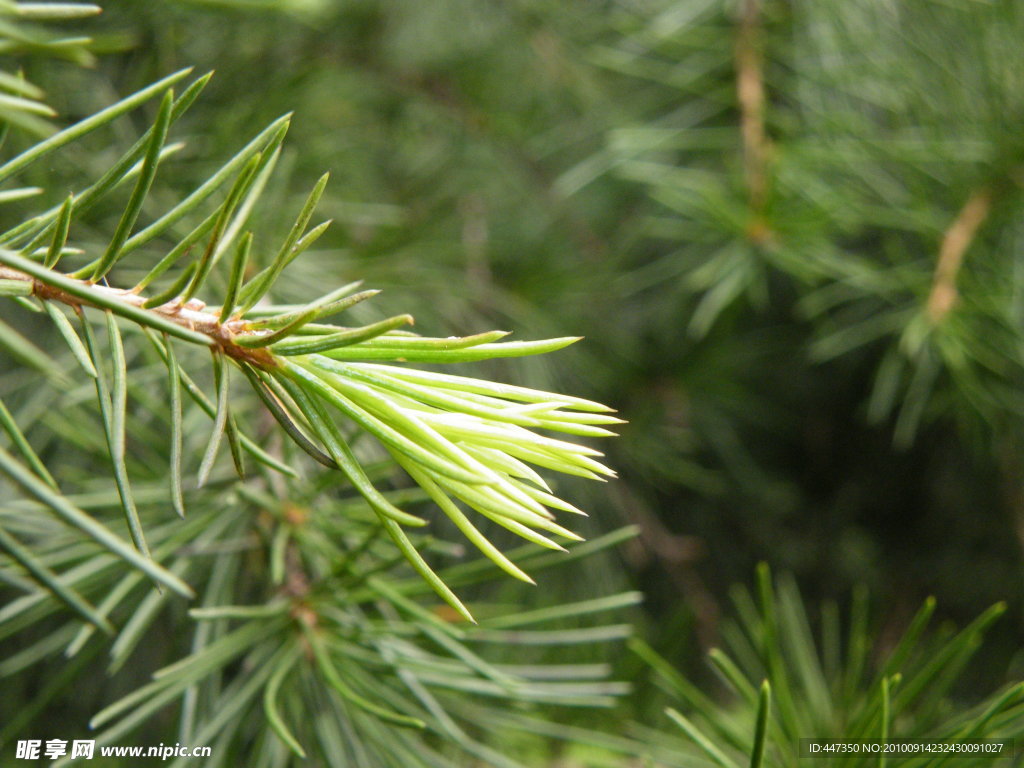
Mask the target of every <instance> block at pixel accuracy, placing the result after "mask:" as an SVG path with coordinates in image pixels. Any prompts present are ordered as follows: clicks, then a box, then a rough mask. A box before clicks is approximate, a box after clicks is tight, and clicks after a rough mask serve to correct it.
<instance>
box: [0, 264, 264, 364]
mask: <svg viewBox="0 0 1024 768" xmlns="http://www.w3.org/2000/svg"><path fill="white" fill-rule="evenodd" d="M0 260H4V261H15V263H19V262H24V261H26V260H24V259H22V257H19V256H16V255H15V254H10V253H7V252H5V253H3V254H0ZM24 268H25V269H26V270H28V269H31V271H32V272H33V273H35V274H29V272H27V271H22V270H21V269H16V268H15V267H12V266H8V265H5V264H2V263H0V280H11V281H16V282H18V281H22V282H26V283H28V284H29V285H30V286H31V295H33V296H35V297H36V298H38V299H41V300H43V301H53V302H57V303H60V304H64V305H66V306H69V307H74V308H76V309H78V308H81V307H95V308H97V309H103V310H110V311H113V312H115V314H120V315H121V316H123V317H127V318H128V319H129V320H133V321H135V322H137V323H139V324H141V325H148V326H149V327H151V328H155V329H156V330H159V331H164V332H170V333H173V334H174V335H177V336H178V337H179V338H184V339H185V340H187V341H192V342H195V343H204V344H208V345H210V346H214V347H217V348H219V349H220V350H221V351H222V352H224V354H226V355H228V356H229V357H232V358H234V359H236V360H239V361H241V362H246V363H249V364H250V365H255V366H257V367H258V368H263V369H271V368H276V367H277V362H276V360H275V358H274V355H273V353H271V352H270V351H269V350H267V349H261V348H249V347H243V346H241V345H240V344H237V343H236V342H235V337H236V336H238V335H240V334H241V333H242V332H243V330H244V328H243V321H241V320H228V321H227V322H225V323H221V322H220V318H219V314H218V313H214V312H208V311H206V305H205V304H204V303H203V302H201V301H198V300H196V299H190V300H189V301H187V302H181V301H180V300H179V299H174V300H172V301H169V302H167V303H166V304H162V305H160V306H158V307H150V308H144V307H143V306H142V305H143V303H144V302H145V301H146V297H145V296H142V295H140V294H136V293H132V292H131V291H127V290H123V289H120V288H110V287H108V286H105V285H99V284H95V283H90V282H87V281H85V280H76V279H75V278H73V277H69V276H68V275H65V274H62V273H59V272H53V271H52V270H48V269H46V268H45V267H43V266H42V265H41V264H34V263H33V264H32V265H31V266H29V265H28V264H25V265H24ZM47 275H49V277H48V276H47ZM119 310H120V311H119ZM148 318H152V322H147V319H148ZM174 329H177V330H178V332H177V333H174Z"/></svg>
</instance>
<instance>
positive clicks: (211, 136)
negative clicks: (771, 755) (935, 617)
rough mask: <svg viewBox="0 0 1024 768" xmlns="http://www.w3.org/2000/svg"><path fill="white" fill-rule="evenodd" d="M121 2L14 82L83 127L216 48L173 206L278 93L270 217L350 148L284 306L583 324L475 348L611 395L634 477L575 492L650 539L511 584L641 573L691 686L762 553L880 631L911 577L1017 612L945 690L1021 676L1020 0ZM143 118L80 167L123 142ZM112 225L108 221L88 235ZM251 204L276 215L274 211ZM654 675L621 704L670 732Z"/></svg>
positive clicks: (531, 594)
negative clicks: (341, 301) (283, 130)
mask: <svg viewBox="0 0 1024 768" xmlns="http://www.w3.org/2000/svg"><path fill="white" fill-rule="evenodd" d="M104 10H105V12H104V14H103V15H102V16H101V17H99V18H97V19H96V20H95V21H91V22H90V27H89V29H90V34H91V36H92V37H93V40H94V42H93V43H92V45H91V46H90V47H89V50H88V52H89V53H91V54H101V55H98V56H97V57H96V62H97V63H96V64H95V66H94V67H93V68H89V69H81V68H79V67H78V66H77V64H76V63H74V62H67V63H64V62H61V61H54V60H51V59H48V60H46V61H43V60H40V61H38V62H36V61H33V60H31V59H30V60H29V61H27V62H26V64H25V72H26V75H27V77H28V80H29V81H30V82H32V83H33V84H35V85H37V86H39V87H40V88H41V89H42V90H43V91H44V92H46V93H50V94H52V95H53V97H52V98H51V99H50V100H49V101H48V102H47V103H49V104H50V105H51V106H52V107H53V108H54V110H55V111H56V113H57V114H59V115H60V116H62V118H75V117H78V116H83V115H86V114H88V113H91V112H93V111H95V110H96V109H98V108H99V107H100V106H102V105H105V104H107V103H109V102H110V101H111V100H112V98H113V95H114V94H126V93H129V92H131V91H133V90H136V89H138V88H141V87H143V86H144V85H145V84H147V83H149V82H152V81H153V80H156V79H157V78H159V77H161V76H162V75H164V74H166V73H167V72H170V71H173V70H175V69H178V68H180V67H183V66H188V65H194V66H196V68H197V71H199V72H202V71H206V70H208V69H215V70H216V75H215V77H214V79H213V80H212V81H211V83H210V85H209V86H208V88H207V89H206V91H205V93H204V95H203V97H202V98H201V99H200V100H199V101H198V102H197V103H196V105H195V106H194V107H193V108H192V110H191V111H190V112H189V113H188V114H187V115H185V116H184V117H183V118H182V120H181V122H180V123H179V125H178V126H177V128H176V134H175V139H176V140H182V141H185V142H187V143H186V146H185V147H184V149H182V150H181V151H180V153H179V154H178V156H177V158H176V160H175V161H174V169H175V171H174V174H173V175H172V174H168V175H167V179H166V180H165V181H166V183H164V184H163V185H162V186H160V187H159V189H158V190H157V193H158V195H163V196H165V198H166V199H165V201H166V202H171V201H173V200H174V199H175V190H187V189H190V188H191V185H193V184H195V183H196V182H198V181H202V180H203V179H205V178H206V177H207V175H208V174H209V173H210V171H211V169H212V168H214V167H215V163H217V162H220V161H222V158H224V157H226V156H228V155H229V154H230V153H231V152H232V151H233V148H234V147H236V146H237V145H238V143H239V141H240V139H241V137H248V136H251V135H253V134H254V133H255V132H256V131H258V130H259V129H260V128H261V127H262V126H264V125H266V124H267V123H268V122H270V121H271V120H273V119H274V118H276V117H278V116H280V115H281V114H283V113H286V112H290V111H294V112H295V119H294V121H293V126H292V129H291V133H290V135H289V140H288V143H287V144H286V146H285V154H284V156H283V158H282V164H281V169H280V172H279V173H278V174H277V175H276V177H275V178H274V180H273V181H272V182H271V187H270V189H269V190H268V192H267V195H268V196H269V199H270V205H268V206H267V207H268V209H270V210H273V209H274V208H276V207H280V208H284V207H287V208H288V209H289V210H291V209H295V208H297V207H298V206H299V205H300V204H301V200H302V198H303V197H304V195H305V193H306V191H307V190H308V189H309V187H310V186H312V184H313V182H314V181H315V179H316V178H317V177H318V176H319V175H320V174H321V173H322V172H323V171H325V170H329V171H331V173H332V181H331V184H330V186H329V187H328V190H327V192H326V194H325V197H324V199H323V202H322V203H321V207H320V211H321V213H322V215H323V216H325V217H329V218H332V219H334V221H335V224H334V226H333V227H332V228H331V229H330V230H329V231H328V233H327V234H326V235H325V236H324V237H323V238H322V239H321V240H320V241H319V242H318V243H317V246H316V248H315V250H314V252H313V255H312V257H311V260H312V261H315V264H316V269H315V270H313V269H310V270H307V271H303V269H301V268H300V267H299V266H298V265H296V268H295V269H294V270H293V271H291V272H290V280H289V281H286V282H284V283H283V284H282V288H281V291H280V292H279V295H277V296H276V298H277V299H278V300H279V301H281V302H288V301H292V300H294V301H299V300H302V299H303V298H304V297H307V296H308V295H309V294H310V293H311V292H322V289H323V286H322V285H321V282H322V281H323V279H324V275H325V274H327V275H330V278H331V281H332V285H333V284H335V283H336V284H341V283H342V282H345V281H348V280H354V279H363V280H365V281H366V283H367V285H368V286H372V287H376V288H384V289H386V292H385V293H384V294H383V295H382V296H381V297H379V299H378V300H377V302H376V304H377V308H376V309H373V310H368V311H371V312H378V313H379V314H377V315H372V316H366V317H364V318H361V319H365V320H376V319H380V318H382V317H385V316H387V315H389V314H393V313H394V312H411V313H412V314H414V315H415V316H416V318H417V330H418V331H419V332H421V333H424V334H429V335H439V336H444V335H449V334H469V333H474V332H477V331H481V330H486V329H489V328H492V327H497V328H504V329H507V330H514V331H515V334H516V338H539V337H546V336H557V335H564V334H567V333H578V334H580V335H584V336H586V340H585V341H584V342H582V343H580V344H578V345H575V346H574V347H572V348H570V349H568V350H566V351H563V352H560V353H558V354H557V355H553V356H545V357H544V358H541V359H530V360H525V361H515V362H514V363H509V362H501V361H499V363H497V364H490V366H489V367H488V366H483V365H481V366H480V368H479V370H481V371H483V372H486V373H496V374H499V375H502V376H505V377H506V378H511V379H514V380H516V381H517V382H519V383H524V384H527V385H532V386H541V387H546V388H553V389H556V390H560V391H571V392H573V393H575V394H579V395H581V396H584V397H589V398H593V399H596V400H599V401H601V402H606V403H609V404H610V405H612V406H614V407H616V408H617V409H618V410H619V411H620V413H621V414H622V415H623V416H624V417H625V418H627V419H628V420H629V424H627V425H625V426H624V427H623V429H622V431H621V433H622V437H621V438H620V439H618V440H616V441H614V442H613V443H611V444H609V445H608V446H607V450H608V452H609V463H610V464H611V466H613V467H616V468H617V469H618V470H619V472H620V474H621V479H620V480H618V481H616V482H613V483H610V484H608V485H602V486H601V487H599V488H594V487H588V486H585V485H584V484H582V483H580V484H568V485H572V487H571V490H570V491H568V492H567V493H568V495H569V497H570V498H574V499H578V500H579V502H577V503H578V506H580V507H583V508H585V509H587V510H588V511H590V513H591V518H590V520H589V521H588V522H587V524H586V526H585V528H584V530H582V531H581V532H582V533H585V534H588V535H592V536H596V535H599V534H600V533H603V532H607V531H610V530H613V529H616V528H618V527H620V526H621V525H622V524H624V523H630V524H637V525H639V526H640V529H641V534H640V535H639V537H638V538H637V539H636V540H634V541H633V542H631V543H630V544H628V545H627V546H625V547H623V548H622V549H621V551H620V553H619V554H618V555H614V556H613V555H601V556H598V557H595V558H590V559H587V560H582V561H578V562H575V563H573V564H572V566H571V568H574V569H576V571H574V572H573V575H569V573H570V572H569V569H563V570H561V571H560V573H561V574H565V576H564V577H561V576H560V577H559V579H557V580H551V579H548V580H545V582H544V586H543V590H530V589H528V588H520V586H518V585H512V584H510V585H506V586H505V587H504V588H503V589H504V590H505V591H506V593H507V594H508V595H510V597H509V601H510V602H512V601H513V600H514V601H516V602H519V603H525V604H530V603H536V604H538V605H541V604H555V603H557V602H559V601H570V600H578V599H582V598H583V597H589V596H593V595H595V594H603V593H607V592H609V591H611V590H612V589H614V588H617V587H622V586H624V585H632V586H635V587H638V588H641V589H643V590H644V591H645V592H646V596H647V599H646V603H645V607H644V608H643V612H642V614H639V615H638V616H637V618H638V621H639V623H640V625H641V627H642V634H643V635H644V636H645V637H646V638H647V641H648V642H649V643H650V645H651V646H652V647H654V648H656V649H657V650H658V651H659V652H660V653H661V655H662V656H663V657H665V658H666V659H668V660H669V662H670V663H671V664H673V665H676V666H677V667H680V668H682V669H683V670H685V671H687V672H688V673H692V674H694V675H696V676H697V678H698V679H700V678H701V677H702V676H705V677H706V676H707V675H708V674H709V673H708V672H707V671H706V667H705V666H704V662H703V660H702V659H703V654H702V651H703V650H706V649H708V648H710V647H712V646H715V645H718V644H719V643H720V642H721V640H722V628H721V618H722V617H723V616H725V615H729V614H730V613H731V612H732V610H733V609H732V607H731V605H730V604H729V602H728V599H727V594H728V589H729V588H730V587H731V586H732V585H734V584H736V583H747V584H749V583H752V581H753V574H754V570H755V564H756V563H757V562H759V561H767V562H768V563H770V564H771V566H772V567H773V568H774V569H775V571H776V572H785V573H792V574H793V575H794V578H795V582H796V583H797V584H799V587H800V590H801V592H802V593H803V595H804V597H805V598H807V599H808V602H809V604H817V603H819V602H821V601H838V602H839V603H840V604H843V605H846V604H847V603H848V600H849V595H850V594H851V591H852V589H853V587H854V586H855V585H864V586H866V587H867V589H868V591H869V593H870V594H871V595H872V596H873V606H874V610H875V614H874V616H873V618H874V621H875V623H876V625H877V626H878V631H877V637H878V641H879V653H882V652H883V651H884V650H886V649H887V648H888V647H891V646H892V645H893V644H894V643H895V639H896V638H897V637H898V636H899V635H900V634H901V633H902V631H903V630H904V629H905V628H906V626H907V625H908V623H909V622H910V620H911V618H912V617H913V615H914V614H915V612H916V611H917V609H918V607H919V606H920V605H921V603H922V601H923V600H924V599H925V598H926V597H927V596H930V595H934V596H935V597H936V598H937V600H938V606H939V607H938V612H939V615H940V616H941V617H944V618H947V619H953V620H955V621H956V623H958V624H960V625H963V624H966V623H968V622H969V621H970V620H971V619H973V618H974V617H975V616H977V615H978V614H979V613H981V612H982V611H983V610H984V609H985V608H986V607H987V606H989V605H991V604H993V603H995V602H997V601H1004V602H1006V603H1007V605H1008V613H1007V616H1005V617H1004V618H1003V619H1002V620H1001V621H1000V622H998V623H997V624H996V625H995V627H994V628H993V629H992V630H991V632H990V633H989V638H988V640H987V642H988V643H989V645H988V646H986V647H987V648H989V652H988V653H986V654H985V658H984V660H983V661H982V662H981V663H978V664H975V665H974V666H972V667H971V668H970V671H969V673H968V675H967V677H966V678H965V682H964V683H963V690H964V691H965V692H966V691H971V690H975V691H977V690H978V686H979V685H982V684H984V685H987V686H991V685H995V684H998V683H999V682H1001V681H1002V680H1004V679H1006V678H1007V676H1012V675H1014V674H1016V675H1017V676H1020V675H1021V674H1024V656H1022V655H1021V654H1020V652H1019V648H1020V637H1021V632H1022V631H1024V602H1022V600H1021V590H1020V586H1021V575H1022V547H1024V459H1022V456H1024V454H1022V452H1021V451H1022V448H1024V435H1022V430H1021V427H1022V414H1024V396H1022V395H1024V390H1022V384H1024V260H1022V258H1021V255H1020V247H1021V244H1022V238H1024V217H1022V215H1021V206H1020V202H1021V199H1020V198H1021V183H1022V179H1024V176H1022V171H1024V165H1022V163H1024V133H1022V132H1021V131H1020V130H1019V127H1018V125H1019V123H1020V119H1021V117H1024V58H1022V57H1021V56H1020V54H1019V46H1020V40H1021V39H1024V6H1022V5H1021V4H1020V3H1018V2H1015V1H1014V0H913V1H912V2H901V3H895V2H878V0H843V1H840V0H828V1H827V2H820V1H818V2H814V1H812V0H737V1H736V2H725V1H724V0H602V1H598V0H563V1H562V2H550V1H548V2H545V1H544V0H504V1H503V2H490V3H481V2H468V0H435V2H429V3H426V2H401V1H399V0H392V1H390V2H388V1H387V0H178V1H177V2H162V3H148V2H135V1H133V0H107V2H105V3H104ZM85 55H86V52H82V53H81V54H80V56H79V58H81V56H85ZM68 82H72V83H74V84H75V85H74V87H68V85H67V83H68ZM154 109H155V106H154ZM144 120H145V117H140V118H139V121H140V122H139V123H138V125H137V126H135V128H136V130H132V129H129V128H125V129H124V130H125V134H124V137H123V141H122V142H121V143H116V142H115V143H116V146H114V145H111V146H103V145H96V146H93V147H91V148H90V152H89V153H82V155H81V157H80V158H79V160H80V162H81V163H83V164H90V163H92V164H94V167H95V168H96V169H99V170H102V169H103V168H105V167H107V166H108V165H109V164H110V162H111V160H112V158H113V157H115V156H116V155H117V154H118V153H119V152H120V151H121V150H122V149H123V147H122V144H123V145H125V146H126V145H127V144H128V143H129V142H130V141H131V140H132V138H133V137H134V136H135V135H137V134H138V133H139V132H140V131H141V130H142V129H144V128H145V126H146V123H145V122H144ZM33 124H34V123H33ZM8 141H9V142H12V143H13V144H15V145H18V143H19V142H24V143H26V144H27V143H28V142H29V141H30V137H28V136H19V135H18V134H16V133H12V135H11V137H10V138H9V139H8ZM45 170H46V172H50V173H53V172H60V171H59V170H58V171H55V170H54V169H45ZM158 199H159V198H158ZM116 215H117V209H116V207H111V209H110V217H111V221H105V220H104V219H103V216H102V211H100V212H99V213H97V214H96V215H94V216H93V221H94V223H95V226H96V228H97V232H105V231H109V230H110V229H111V228H112V221H116ZM254 225H255V229H256V235H257V240H260V239H261V237H263V238H264V239H265V237H267V236H274V237H280V236H281V235H282V234H283V231H282V230H283V228H284V227H286V226H287V222H285V221H283V220H281V219H279V218H275V217H273V216H270V217H267V219H266V221H265V222H263V221H260V220H257V221H255V223H254ZM81 237H82V238H84V239H85V240H88V233H81ZM99 237H100V236H99V235H97V238H99ZM125 269H130V267H125ZM289 291H294V295H290V294H289V293H288V292H289ZM577 486H578V487H577ZM602 558H603V559H602ZM512 595H514V597H511V596H512ZM623 665H624V671H625V672H626V673H627V674H629V675H631V674H634V673H635V674H637V675H639V674H640V673H639V671H638V668H636V669H635V668H634V667H633V662H629V661H626V662H623ZM647 693H650V690H649V689H647V688H645V686H644V685H643V684H641V685H640V687H639V688H638V693H637V695H636V696H635V697H634V699H633V704H632V711H633V713H634V714H636V715H638V716H646V715H649V716H650V717H651V720H652V721H653V719H654V717H655V715H653V714H651V713H652V712H656V710H655V708H654V704H653V703H652V702H653V701H654V700H655V699H654V697H648V696H647V695H646V694H647ZM645 713H646V715H645ZM618 716H621V715H618ZM658 717H660V716H658Z"/></svg>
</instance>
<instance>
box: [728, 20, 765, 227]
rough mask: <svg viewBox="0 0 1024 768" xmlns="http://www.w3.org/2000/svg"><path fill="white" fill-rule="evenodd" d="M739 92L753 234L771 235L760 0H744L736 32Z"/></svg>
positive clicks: (745, 173) (746, 179)
mask: <svg viewBox="0 0 1024 768" xmlns="http://www.w3.org/2000/svg"><path fill="white" fill-rule="evenodd" d="M735 57H736V95H737V100H738V101H739V107H740V133H741V135H742V137H743V176H744V179H745V181H746V185H747V194H748V200H749V203H750V211H751V213H752V214H753V217H754V218H753V222H752V224H751V229H750V237H751V239H753V240H763V239H766V238H767V236H768V234H769V233H768V231H767V227H766V225H765V224H764V220H763V218H764V208H765V204H766V202H767V199H768V137H767V134H766V132H765V117H764V104H765V95H764V61H763V56H762V52H761V0H743V6H742V8H741V10H740V20H739V30H738V32H737V36H736V53H735Z"/></svg>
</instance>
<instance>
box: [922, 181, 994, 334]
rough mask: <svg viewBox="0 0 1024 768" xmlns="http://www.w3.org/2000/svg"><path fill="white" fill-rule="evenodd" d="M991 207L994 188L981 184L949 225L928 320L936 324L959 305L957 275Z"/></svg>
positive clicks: (936, 270) (931, 293) (936, 267)
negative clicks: (957, 302) (957, 303)
mask: <svg viewBox="0 0 1024 768" xmlns="http://www.w3.org/2000/svg"><path fill="white" fill-rule="evenodd" d="M991 208H992V190H991V189H989V188H988V187H982V188H981V189H978V190H976V191H975V192H974V194H972V195H971V196H970V197H969V198H968V199H967V202H966V203H964V207H963V208H961V209H960V213H959V214H957V217H956V219H954V220H953V223H952V224H950V225H949V228H948V229H947V230H946V233H945V235H944V236H943V238H942V245H941V246H940V248H939V259H938V262H937V263H936V265H935V276H934V279H933V280H932V289H931V292H930V293H929V295H928V319H929V320H931V322H932V324H933V325H937V324H938V323H940V322H942V320H943V318H945V317H946V315H948V314H949V312H950V310H952V309H953V307H954V305H955V304H956V301H957V297H958V293H957V289H956V278H957V275H958V274H959V272H960V268H961V267H962V266H963V262H964V255H965V254H966V253H967V249H968V248H970V247H971V243H972V242H973V241H974V236H975V235H976V234H977V232H978V228H979V227H980V226H981V225H982V224H983V223H984V221H985V219H986V218H988V214H989V211H990V209H991Z"/></svg>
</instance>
